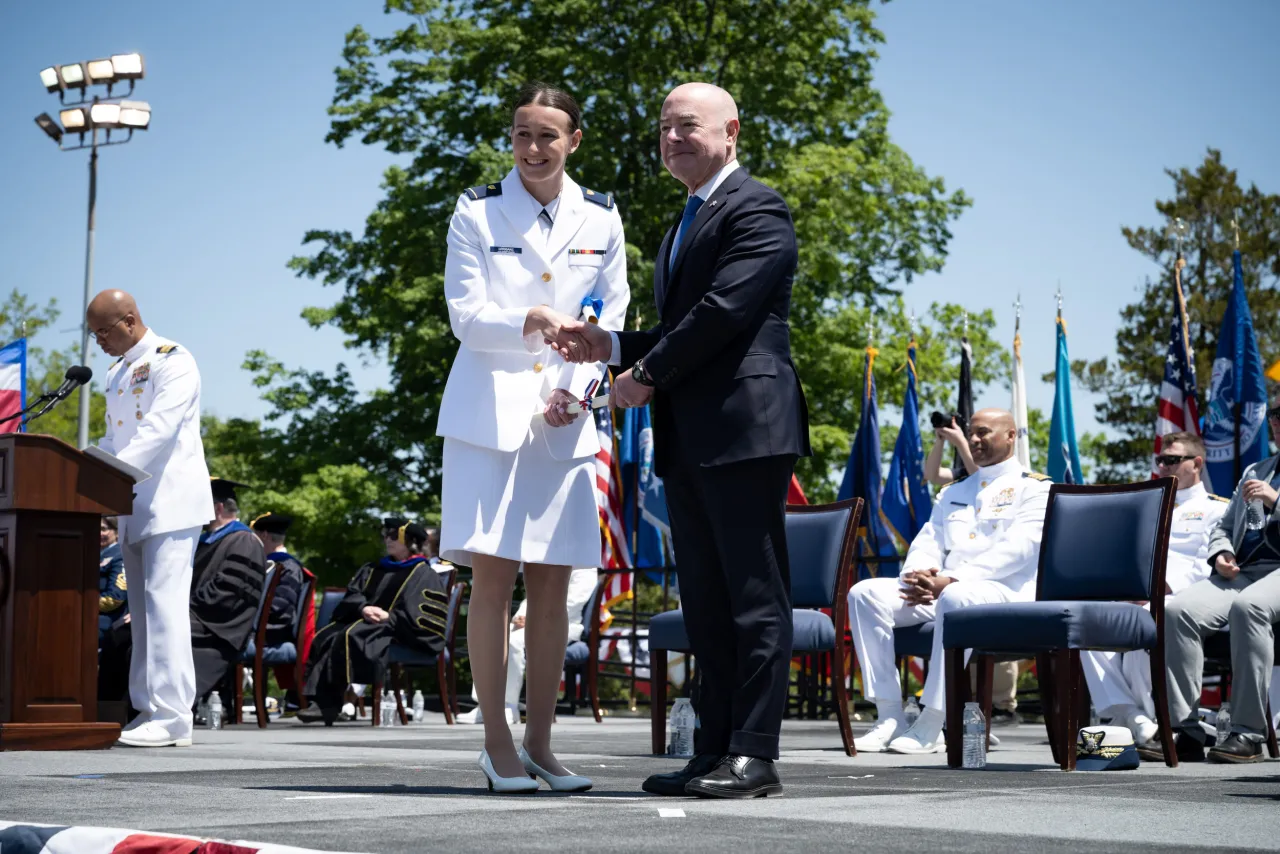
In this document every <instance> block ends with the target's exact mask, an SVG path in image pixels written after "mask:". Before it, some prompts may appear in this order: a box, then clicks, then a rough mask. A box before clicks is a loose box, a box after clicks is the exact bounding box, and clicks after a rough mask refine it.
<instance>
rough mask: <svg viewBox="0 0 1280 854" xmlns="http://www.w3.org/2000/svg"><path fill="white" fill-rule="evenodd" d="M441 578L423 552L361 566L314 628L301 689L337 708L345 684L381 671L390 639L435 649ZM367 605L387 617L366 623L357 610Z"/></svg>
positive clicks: (441, 634) (438, 646) (441, 625)
mask: <svg viewBox="0 0 1280 854" xmlns="http://www.w3.org/2000/svg"><path fill="white" fill-rule="evenodd" d="M446 581H447V578H446V576H445V575H443V574H441V573H439V572H436V571H435V570H434V569H433V568H432V567H431V564H430V563H429V562H428V561H427V559H426V558H424V557H423V556H422V555H414V556H412V557H411V558H409V559H408V560H406V561H393V560H391V559H390V558H388V557H384V558H382V560H380V561H378V562H377V563H370V564H365V565H364V566H362V567H360V569H359V571H358V572H356V575H355V577H354V578H353V579H351V583H350V584H348V585H347V595H346V596H345V597H343V599H342V601H341V602H340V603H338V607H337V608H336V609H335V610H334V612H333V621H332V622H331V623H329V625H327V626H325V627H324V628H322V629H320V630H319V631H317V632H316V636H315V640H314V641H313V642H312V644H311V655H310V658H309V660H308V662H307V675H306V682H305V684H304V685H303V693H304V694H305V695H307V696H308V697H311V698H313V699H314V700H315V701H316V703H317V704H319V705H320V706H321V707H322V708H324V707H336V706H337V705H339V704H340V703H341V701H342V696H343V694H344V693H345V691H346V689H347V685H349V684H350V683H352V682H355V683H358V684H365V685H368V684H372V683H374V682H377V681H378V680H379V678H380V677H382V676H383V675H384V673H385V670H386V666H387V653H388V649H389V647H390V645H391V642H392V641H393V640H394V641H395V642H396V643H398V644H400V645H401V646H406V647H411V648H413V649H415V650H419V651H421V652H424V653H427V654H430V655H433V654H436V653H438V652H440V650H442V649H443V648H444V642H445V618H446V616H447V614H448V607H449V591H448V588H447V586H446ZM368 605H376V606H377V607H379V608H381V609H383V610H384V611H386V612H387V613H388V614H389V615H390V616H389V618H388V619H387V620H386V621H384V622H381V623H369V622H366V621H365V619H364V617H363V615H362V613H361V611H362V610H363V609H364V608H365V607H366V606H368Z"/></svg>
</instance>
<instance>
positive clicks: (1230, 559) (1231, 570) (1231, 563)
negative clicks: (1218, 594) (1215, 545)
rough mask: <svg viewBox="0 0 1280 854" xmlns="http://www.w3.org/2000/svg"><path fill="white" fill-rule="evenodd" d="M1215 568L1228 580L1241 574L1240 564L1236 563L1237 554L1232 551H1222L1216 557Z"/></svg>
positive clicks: (1214, 560)
mask: <svg viewBox="0 0 1280 854" xmlns="http://www.w3.org/2000/svg"><path fill="white" fill-rule="evenodd" d="M1213 568H1214V569H1215V570H1217V572H1218V575H1221V576H1222V577H1223V578H1225V579H1226V580H1227V581H1230V580H1231V579H1233V578H1235V577H1236V576H1237V575H1239V574H1240V564H1238V563H1236V556H1235V555H1233V554H1231V552H1221V553H1220V554H1219V555H1218V556H1217V557H1216V558H1214V559H1213Z"/></svg>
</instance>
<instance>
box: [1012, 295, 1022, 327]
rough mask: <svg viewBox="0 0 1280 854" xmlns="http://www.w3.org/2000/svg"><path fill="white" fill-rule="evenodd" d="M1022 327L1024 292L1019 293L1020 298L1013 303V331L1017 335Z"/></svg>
mask: <svg viewBox="0 0 1280 854" xmlns="http://www.w3.org/2000/svg"><path fill="white" fill-rule="evenodd" d="M1021 326H1022V291H1018V298H1017V299H1016V300H1014V301H1013V331H1014V333H1015V334H1016V333H1017V331H1018V329H1019V328H1020V327H1021Z"/></svg>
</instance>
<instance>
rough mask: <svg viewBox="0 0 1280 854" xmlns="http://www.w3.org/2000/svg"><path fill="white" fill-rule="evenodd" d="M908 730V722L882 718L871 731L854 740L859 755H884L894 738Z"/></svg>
mask: <svg viewBox="0 0 1280 854" xmlns="http://www.w3.org/2000/svg"><path fill="white" fill-rule="evenodd" d="M906 728H907V724H906V721H903V720H899V719H898V718H882V719H881V720H880V721H879V723H877V724H876V725H875V726H874V727H872V728H871V731H870V732H868V733H867V734H866V735H864V736H862V737H861V738H855V739H854V740H853V746H854V747H856V748H857V749H858V752H859V753H884V752H885V749H886V748H887V747H888V746H889V742H891V741H893V737H894V736H896V735H898V734H899V733H900V732H902V731H903V730H905V729H906Z"/></svg>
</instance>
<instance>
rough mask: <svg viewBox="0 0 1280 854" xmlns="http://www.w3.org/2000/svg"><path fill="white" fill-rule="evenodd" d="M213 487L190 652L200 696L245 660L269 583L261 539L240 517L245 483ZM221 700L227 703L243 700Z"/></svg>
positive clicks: (195, 580) (200, 548)
mask: <svg viewBox="0 0 1280 854" xmlns="http://www.w3.org/2000/svg"><path fill="white" fill-rule="evenodd" d="M210 487H211V489H212V490H213V521H212V522H210V523H209V524H208V525H207V526H206V527H205V530H204V532H203V533H202V534H201V535H200V540H199V543H198V544H197V545H196V554H195V560H194V561H193V563H194V572H193V574H192V576H191V654H192V657H193V658H194V659H195V662H196V696H197V697H204V696H205V695H206V694H208V693H209V692H210V691H213V690H215V689H216V688H217V687H218V686H219V685H220V683H221V682H222V681H223V680H224V679H225V678H226V677H227V674H228V672H229V671H230V669H231V668H232V667H233V666H234V665H235V663H236V661H238V660H239V659H240V655H241V653H242V652H243V651H244V649H245V646H246V645H247V644H248V642H249V637H250V635H252V634H253V629H254V625H253V618H254V616H255V615H256V614H257V611H258V603H259V602H260V601H261V600H262V594H263V589H264V586H265V584H266V556H265V555H264V554H263V551H262V543H261V542H259V541H258V538H257V537H255V536H254V534H253V531H252V530H250V529H249V526H248V525H246V524H245V523H243V522H241V521H240V506H239V504H238V503H237V501H236V488H237V487H240V488H243V487H244V484H242V483H235V482H234V481H230V480H225V479H223V478H217V477H215V478H212V479H211V481H210ZM234 687H235V689H238V688H239V686H234ZM222 699H223V702H224V703H225V702H227V701H228V699H230V700H232V701H233V702H237V701H238V700H239V698H238V697H234V698H228V697H223V698H222Z"/></svg>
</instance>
